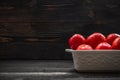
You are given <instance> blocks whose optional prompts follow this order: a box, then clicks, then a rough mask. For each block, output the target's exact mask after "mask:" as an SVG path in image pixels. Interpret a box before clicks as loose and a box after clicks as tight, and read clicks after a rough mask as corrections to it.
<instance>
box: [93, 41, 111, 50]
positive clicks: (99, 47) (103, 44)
mask: <svg viewBox="0 0 120 80" xmlns="http://www.w3.org/2000/svg"><path fill="white" fill-rule="evenodd" d="M110 49H112V46H111V45H110V44H109V43H107V42H101V43H100V44H98V45H97V47H96V48H95V50H110Z"/></svg>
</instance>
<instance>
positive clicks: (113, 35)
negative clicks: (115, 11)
mask: <svg viewBox="0 0 120 80" xmlns="http://www.w3.org/2000/svg"><path fill="white" fill-rule="evenodd" d="M117 37H120V35H119V34H117V33H111V34H109V35H108V36H107V38H106V42H108V43H109V44H111V45H112V43H113V41H114V40H115V39H116V38H117Z"/></svg>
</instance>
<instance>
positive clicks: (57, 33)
mask: <svg viewBox="0 0 120 80" xmlns="http://www.w3.org/2000/svg"><path fill="white" fill-rule="evenodd" d="M119 4H120V1H119V0H114V1H113V0H102V1H101V0H60V1H58V0H9V1H8V0H0V48H1V49H0V53H1V55H2V57H1V56H0V59H72V58H71V55H70V54H66V53H65V51H64V49H65V48H69V47H68V43H67V41H68V39H69V37H70V36H71V35H73V34H74V33H81V34H83V35H84V36H85V37H87V36H88V35H89V34H91V33H93V32H101V33H103V34H105V35H108V34H109V33H112V32H116V33H118V34H120V27H119V26H120V23H119V21H120V11H119V8H120V5H119ZM18 53H19V54H21V55H19V56H17V54H18ZM50 53H51V54H50ZM24 54H26V56H23V55H24ZM38 54H39V55H40V56H39V57H38V56H37V55H38ZM10 55H11V56H10ZM13 55H15V56H13Z"/></svg>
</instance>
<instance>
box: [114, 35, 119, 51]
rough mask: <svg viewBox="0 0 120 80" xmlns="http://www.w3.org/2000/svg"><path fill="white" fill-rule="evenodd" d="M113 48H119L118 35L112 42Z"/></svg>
mask: <svg viewBox="0 0 120 80" xmlns="http://www.w3.org/2000/svg"><path fill="white" fill-rule="evenodd" d="M112 48H113V49H119V50H120V37H118V38H116V39H115V40H114V41H113V43H112Z"/></svg>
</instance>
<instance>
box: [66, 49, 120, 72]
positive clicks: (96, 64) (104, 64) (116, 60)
mask: <svg viewBox="0 0 120 80" xmlns="http://www.w3.org/2000/svg"><path fill="white" fill-rule="evenodd" d="M65 51H66V52H71V53H72V56H73V62H74V67H75V69H76V70H77V71H79V72H80V71H120V50H72V49H66V50H65Z"/></svg>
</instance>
